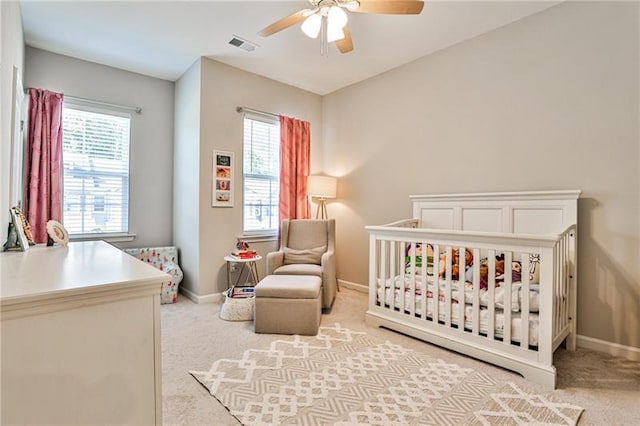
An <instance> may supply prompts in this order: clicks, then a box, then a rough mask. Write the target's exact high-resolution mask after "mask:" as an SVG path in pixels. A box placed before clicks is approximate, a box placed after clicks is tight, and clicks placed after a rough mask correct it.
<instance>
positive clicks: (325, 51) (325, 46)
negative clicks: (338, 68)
mask: <svg viewBox="0 0 640 426" xmlns="http://www.w3.org/2000/svg"><path fill="white" fill-rule="evenodd" d="M320 35H321V41H320V43H321V45H320V54H321V55H323V56H329V42H328V41H327V17H326V16H323V17H322V27H321V30H320Z"/></svg>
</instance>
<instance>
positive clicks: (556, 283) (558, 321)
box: [553, 242, 564, 336]
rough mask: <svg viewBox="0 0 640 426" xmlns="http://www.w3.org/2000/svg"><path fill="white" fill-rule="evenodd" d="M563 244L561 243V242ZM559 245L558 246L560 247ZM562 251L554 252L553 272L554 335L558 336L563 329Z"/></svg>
mask: <svg viewBox="0 0 640 426" xmlns="http://www.w3.org/2000/svg"><path fill="white" fill-rule="evenodd" d="M560 244H561V242H560ZM560 244H558V245H560ZM561 252H562V250H554V253H553V261H554V264H555V268H554V270H553V290H554V291H553V294H554V296H553V307H554V310H553V319H554V321H553V322H554V324H553V335H554V336H555V335H557V334H558V333H559V331H560V329H561V327H562V314H563V312H562V311H563V309H562V305H563V303H562V293H563V287H564V283H563V278H564V277H563V276H562V260H561V259H562V253H561Z"/></svg>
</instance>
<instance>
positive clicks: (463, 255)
mask: <svg viewBox="0 0 640 426" xmlns="http://www.w3.org/2000/svg"><path fill="white" fill-rule="evenodd" d="M459 250H460V267H459V270H460V272H459V274H458V305H457V306H458V331H461V332H463V331H464V304H465V300H464V298H465V290H466V289H465V279H466V274H465V271H466V270H467V265H466V262H467V249H466V248H465V247H461V248H460V249H459Z"/></svg>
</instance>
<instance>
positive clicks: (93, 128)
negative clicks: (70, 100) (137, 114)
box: [62, 103, 131, 236]
mask: <svg viewBox="0 0 640 426" xmlns="http://www.w3.org/2000/svg"><path fill="white" fill-rule="evenodd" d="M62 120H63V121H62V158H63V164H64V172H63V173H64V198H63V213H62V215H63V222H64V226H65V228H66V229H67V231H68V232H69V234H70V235H76V236H79V235H86V234H90V235H94V234H126V233H128V231H129V141H130V127H131V117H130V116H129V115H128V114H125V113H120V112H112V111H104V110H102V109H100V110H96V109H95V108H89V107H84V106H81V105H80V106H78V105H73V104H70V105H69V104H67V103H65V105H64V109H63V118H62Z"/></svg>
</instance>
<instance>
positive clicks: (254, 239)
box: [238, 234, 278, 243]
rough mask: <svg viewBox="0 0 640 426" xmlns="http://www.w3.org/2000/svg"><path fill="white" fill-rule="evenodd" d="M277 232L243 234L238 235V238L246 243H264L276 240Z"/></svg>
mask: <svg viewBox="0 0 640 426" xmlns="http://www.w3.org/2000/svg"><path fill="white" fill-rule="evenodd" d="M277 239H278V235H277V234H245V235H240V236H238V240H241V241H245V242H247V243H265V242H269V241H277Z"/></svg>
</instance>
